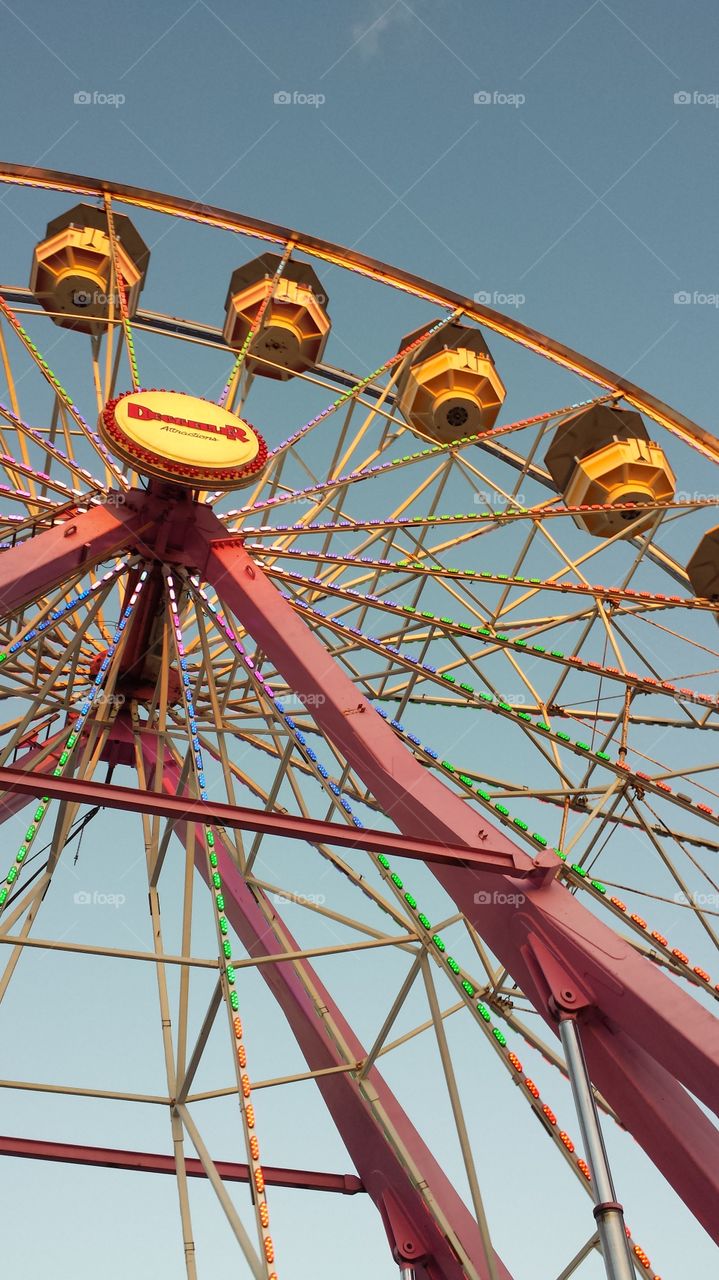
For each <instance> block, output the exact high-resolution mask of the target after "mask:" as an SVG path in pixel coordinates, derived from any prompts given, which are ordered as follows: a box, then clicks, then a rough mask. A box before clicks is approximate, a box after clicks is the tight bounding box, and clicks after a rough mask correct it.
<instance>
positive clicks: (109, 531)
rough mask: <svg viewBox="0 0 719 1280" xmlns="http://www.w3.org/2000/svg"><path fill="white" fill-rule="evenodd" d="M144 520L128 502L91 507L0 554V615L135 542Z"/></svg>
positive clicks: (10, 611) (140, 511) (11, 611)
mask: <svg viewBox="0 0 719 1280" xmlns="http://www.w3.org/2000/svg"><path fill="white" fill-rule="evenodd" d="M143 496H144V495H143ZM143 527H146V528H149V519H148V517H146V516H143V514H142V508H141V507H138V508H137V509H135V507H134V506H133V505H130V501H129V500H128V501H127V502H126V503H125V504H124V505H122V506H120V505H115V506H112V507H104V506H96V507H91V508H90V509H89V511H84V512H82V514H81V515H78V516H75V517H74V518H73V519H72V520H69V521H68V522H67V523H66V524H61V525H57V526H55V527H53V528H51V529H46V530H45V532H44V533H38V534H37V535H36V536H35V537H34V538H29V539H28V540H27V542H21V543H18V545H17V546H16V547H11V548H10V549H9V550H8V551H3V552H2V554H1V555H0V615H2V616H5V615H6V614H9V613H14V612H15V610H16V609H19V608H21V607H22V606H23V605H26V604H29V603H30V602H31V601H33V600H37V599H38V597H39V596H41V595H44V594H45V593H46V592H47V591H50V590H52V589H53V588H54V587H58V586H60V585H61V584H62V583H63V582H66V581H67V579H68V578H69V577H70V576H71V575H72V574H73V573H76V572H77V571H78V569H80V568H81V567H86V568H90V567H91V566H92V565H94V564H98V563H99V562H100V561H102V560H105V559H107V558H108V557H109V556H111V555H112V554H113V552H116V551H120V550H122V549H123V548H124V547H126V546H130V545H133V544H134V543H136V542H137V541H138V540H139V539H140V538H141V533H142V529H143Z"/></svg>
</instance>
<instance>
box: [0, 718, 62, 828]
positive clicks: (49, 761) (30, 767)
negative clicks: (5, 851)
mask: <svg viewBox="0 0 719 1280" xmlns="http://www.w3.org/2000/svg"><path fill="white" fill-rule="evenodd" d="M66 738H67V730H66V729H61V730H60V732H59V733H56V734H54V736H53V747H52V750H51V751H50V753H49V754H48V755H47V756H46V757H45V759H44V760H43V761H42V762H41V764H40V767H39V769H38V768H37V766H36V761H37V757H38V756H39V754H40V752H41V751H43V750H44V749H45V748H46V747H47V741H45V742H41V743H38V744H37V746H32V747H30V749H29V750H28V751H26V752H25V753H24V755H21V756H20V757H19V758H18V759H17V760H16V762H15V765H14V766H13V769H14V770H15V771H16V772H19V773H26V774H29V775H30V776H31V777H34V778H35V784H34V786H32V787H30V786H28V788H27V790H26V791H21V790H20V789H19V788H18V787H15V788H13V789H12V790H9V791H5V792H0V822H5V821H6V820H7V819H8V818H12V817H14V816H15V814H16V813H19V812H20V810H21V809H24V808H25V806H26V805H28V804H30V801H31V800H32V799H33V797H34V796H36V795H37V793H38V791H39V790H40V787H39V784H38V782H37V774H38V773H44V772H49V771H51V770H52V769H54V768H55V765H56V764H57V762H58V760H59V758H60V755H61V752H62V748H63V744H64V742H65V739H66ZM31 771H32V772H31ZM43 794H44V795H46V794H47V793H46V792H43Z"/></svg>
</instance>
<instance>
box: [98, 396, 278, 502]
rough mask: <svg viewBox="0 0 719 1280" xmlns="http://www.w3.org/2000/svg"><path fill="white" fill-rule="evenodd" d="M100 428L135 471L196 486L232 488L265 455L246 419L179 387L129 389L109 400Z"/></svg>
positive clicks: (257, 467) (254, 472)
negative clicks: (153, 389)
mask: <svg viewBox="0 0 719 1280" xmlns="http://www.w3.org/2000/svg"><path fill="white" fill-rule="evenodd" d="M100 434H101V435H102V436H103V437H104V439H105V443H106V444H107V445H109V447H110V448H111V449H112V450H113V452H114V453H116V454H117V455H118V456H119V457H121V458H122V459H123V460H124V461H125V462H129V463H130V465H131V466H132V467H134V468H135V470H136V471H141V472H147V473H149V474H150V475H156V476H160V477H162V479H165V480H174V481H176V482H177V483H179V484H187V485H193V486H195V487H202V488H206V487H208V486H210V487H213V488H217V489H236V488H238V487H239V486H240V485H243V484H247V483H248V482H249V481H250V480H252V479H253V478H254V477H255V476H256V475H257V473H258V471H260V470H261V469H262V467H263V466H264V465H265V462H266V460H267V445H266V444H265V442H264V440H263V439H262V436H261V435H260V434H259V432H257V431H255V429H254V427H251V426H250V424H249V423H248V422H244V421H243V419H242V418H238V416H237V414H234V413H230V412H229V411H228V410H227V409H223V408H222V406H221V405H218V404H214V403H213V401H211V400H203V399H201V397H200V396H188V395H185V394H184V393H183V392H181V391H130V392H127V393H126V394H125V395H122V396H118V397H117V398H116V399H115V400H110V401H109V402H108V404H107V405H106V406H105V409H104V410H103V412H102V414H101V416H100Z"/></svg>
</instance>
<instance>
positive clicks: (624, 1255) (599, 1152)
mask: <svg viewBox="0 0 719 1280" xmlns="http://www.w3.org/2000/svg"><path fill="white" fill-rule="evenodd" d="M559 1035H560V1038H561V1041H562V1047H563V1049H564V1056H565V1058H566V1062H567V1070H568V1072H569V1081H570V1084H571V1086H572V1095H573V1097H574V1105H575V1107H576V1109H577V1118H578V1120H579V1128H580V1131H581V1134H582V1142H583V1143H584V1154H585V1156H586V1158H587V1164H588V1165H589V1169H590V1172H591V1175H592V1192H593V1194H594V1201H595V1204H594V1217H595V1219H596V1222H597V1230H598V1232H599V1243H600V1245H601V1248H602V1254H603V1257H604V1265H605V1267H606V1271H607V1278H608V1280H633V1277H634V1265H633V1263H632V1259H631V1255H630V1253H629V1246H628V1244H627V1233H626V1229H625V1226H624V1210H623V1208H622V1206H621V1205H620V1204H619V1203H618V1202H617V1196H616V1192H615V1190H614V1183H613V1182H612V1174H611V1170H610V1168H609V1160H608V1158H607V1151H606V1147H605V1146H604V1139H603V1137H602V1130H601V1128H600V1125H599V1116H598V1114H597V1106H596V1103H595V1101H594V1094H593V1093H592V1084H591V1081H590V1079H589V1072H588V1071H587V1064H586V1062H585V1059H584V1052H583V1050H582V1042H581V1040H580V1038H579V1031H578V1028H577V1023H576V1021H575V1019H574V1018H571V1017H564V1018H560V1020H559Z"/></svg>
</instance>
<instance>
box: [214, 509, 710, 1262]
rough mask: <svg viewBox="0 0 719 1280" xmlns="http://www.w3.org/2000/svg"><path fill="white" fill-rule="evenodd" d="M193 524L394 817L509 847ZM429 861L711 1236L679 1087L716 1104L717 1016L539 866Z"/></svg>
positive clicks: (706, 1150) (233, 557)
mask: <svg viewBox="0 0 719 1280" xmlns="http://www.w3.org/2000/svg"><path fill="white" fill-rule="evenodd" d="M207 530H208V521H207V519H206V518H205V519H203V529H202V530H200V529H199V528H198V535H199V536H200V537H204V538H205V540H206V550H205V556H204V557H203V559H204V565H205V567H204V577H205V579H206V581H208V582H209V583H210V584H211V585H212V586H214V588H215V590H216V591H217V592H218V593H219V596H220V599H221V600H222V602H223V604H224V605H225V606H229V607H230V609H231V610H232V612H233V613H234V614H235V616H236V617H237V618H238V619H239V620H240V621H241V623H242V625H243V626H244V627H245V628H246V629H247V631H248V632H249V634H250V635H251V636H252V637H253V639H254V640H255V643H256V644H257V646H258V648H260V649H261V650H262V652H263V653H264V654H266V655H267V660H268V662H270V663H272V664H273V666H274V667H275V669H276V670H277V671H279V672H280V673H281V674H282V676H283V678H284V680H285V681H286V682H287V684H288V686H289V687H290V688H291V689H292V690H294V692H295V693H297V694H298V695H299V696H300V697H302V699H303V701H304V703H305V705H308V706H311V707H312V714H313V718H314V719H315V721H316V722H317V724H318V725H319V727H320V729H321V730H322V731H323V732H324V733H325V734H326V735H327V737H328V738H329V739H330V740H331V741H332V742H333V743H334V744H335V746H336V747H337V749H338V750H339V751H340V752H341V753H342V755H343V756H344V758H345V759H346V760H347V761H348V763H349V764H350V765H351V767H352V768H353V769H354V770H355V772H356V773H357V774H358V776H359V777H360V778H361V779H362V781H363V782H364V784H365V785H366V786H367V787H368V788H369V790H370V792H371V793H372V794H373V795H374V797H375V799H376V800H378V801H379V803H380V805H381V806H382V809H383V811H384V812H385V814H387V815H388V816H389V817H390V818H391V819H392V821H393V822H394V823H395V824H396V825H397V826H398V827H399V828H400V830H401V831H403V832H404V834H405V835H409V833H410V832H412V833H414V832H417V831H418V830H419V831H421V832H422V834H423V836H426V837H427V838H428V839H433V840H440V841H443V842H447V843H451V844H452V845H455V844H456V843H457V842H459V843H460V844H461V843H463V842H466V844H467V845H469V846H470V847H475V846H476V845H477V843H478V842H479V843H480V845H481V844H484V843H485V842H486V844H487V845H488V846H489V847H491V848H492V850H496V851H499V852H506V853H508V854H510V853H511V852H513V853H514V855H515V856H517V854H519V853H520V852H521V851H520V850H518V848H517V846H516V845H514V843H513V842H512V841H511V840H510V839H509V838H508V837H507V836H506V835H505V834H504V832H502V831H498V830H497V829H496V828H495V827H494V826H493V825H492V823H491V822H489V821H488V820H487V819H485V818H484V816H479V815H478V814H477V813H476V811H475V810H474V809H473V808H472V806H471V805H469V804H468V803H467V802H466V800H464V799H463V798H462V797H460V796H458V795H456V794H455V793H454V792H452V791H450V790H449V788H448V787H447V786H445V784H444V783H443V782H442V781H441V780H440V779H439V778H437V777H435V776H433V775H431V774H429V773H428V772H427V770H426V769H425V768H424V767H423V766H422V765H420V763H419V762H418V761H417V760H416V759H415V757H414V756H413V754H412V753H411V752H410V751H409V750H408V749H407V747H406V746H405V745H404V743H402V742H400V741H399V740H398V739H397V737H396V736H395V734H394V733H393V732H392V729H391V728H390V727H389V725H388V724H387V723H386V722H385V721H384V720H383V719H382V718H381V717H380V716H379V715H377V713H376V711H375V710H374V709H373V708H372V706H371V705H370V704H369V703H368V702H367V700H366V699H365V698H364V697H363V696H362V695H361V694H360V693H359V692H358V690H357V688H356V687H355V685H354V684H353V683H352V681H351V680H350V678H349V676H347V675H346V674H345V672H344V670H343V669H342V668H341V667H340V666H339V664H338V663H335V662H333V661H332V660H331V659H330V658H328V655H327V652H326V650H325V648H324V646H323V645H322V644H321V642H320V641H319V639H318V638H317V636H315V635H314V634H313V632H312V631H311V630H310V628H309V627H308V626H307V624H306V623H305V621H304V620H303V619H302V618H301V617H299V616H298V615H297V614H296V613H295V611H294V610H293V608H292V607H291V605H290V604H289V603H288V602H287V601H286V600H284V599H283V598H282V596H281V595H280V593H279V592H278V591H277V590H276V588H275V587H274V586H273V585H272V583H271V582H270V581H269V580H268V578H267V577H266V576H265V574H264V573H263V571H262V569H261V568H260V566H259V565H257V564H256V563H255V562H254V561H253V560H252V559H251V558H250V556H249V555H248V554H247V552H246V551H245V549H244V547H243V546H242V544H241V542H240V541H239V540H237V539H235V540H232V541H228V539H227V537H226V531H225V529H224V526H223V525H222V524H221V522H220V521H219V520H218V519H217V518H216V517H215V523H214V534H212V536H210V537H208V533H207ZM193 551H194V548H193ZM194 558H195V562H199V563H200V564H201V563H202V562H203V560H202V559H200V558H199V557H198V556H197V555H196V554H195V557H194ZM480 723H483V721H481V719H480ZM478 734H479V735H480V742H479V744H478V745H479V746H480V747H483V749H484V750H485V751H486V750H488V749H489V747H488V744H486V743H485V744H482V742H481V734H482V730H481V729H478ZM478 828H479V831H478ZM523 856H524V857H526V855H523ZM432 870H433V872H434V874H435V875H436V877H437V879H438V880H439V881H440V883H441V884H442V885H443V887H444V888H445V889H446V890H447V892H448V893H449V895H450V897H451V898H452V899H453V901H454V902H455V903H456V905H457V907H458V908H459V909H460V910H461V911H463V912H464V914H465V915H466V916H467V918H468V919H469V920H471V921H472V923H473V924H474V925H475V927H476V929H477V931H478V933H479V934H480V936H481V937H482V938H483V939H484V940H485V942H486V943H487V945H488V946H489V947H490V948H491V950H492V952H493V953H494V954H495V955H496V956H497V957H498V958H499V959H500V961H501V962H502V964H503V965H505V966H506V968H507V970H508V972H509V973H511V975H512V977H513V978H514V979H515V981H516V982H517V983H518V984H519V985H520V987H521V988H522V990H523V991H524V992H525V994H526V995H527V996H528V997H529V999H530V1000H531V1001H532V1003H533V1004H534V1006H535V1008H536V1009H537V1011H538V1012H539V1013H541V1014H542V1016H543V1017H544V1018H545V1020H546V1022H547V1023H548V1025H549V1026H550V1027H551V1028H552V1030H553V1031H555V1032H556V1010H555V1005H554V1002H553V998H552V997H553V995H554V992H553V986H554V987H555V990H559V991H560V993H561V995H562V999H564V998H565V996H566V1004H567V1006H568V1007H570V1008H573V1007H576V1008H579V1007H582V1006H584V1013H583V1032H582V1039H583V1043H584V1045H585V1050H586V1053H587V1058H588V1061H589V1068H590V1071H591V1072H592V1078H593V1080H594V1083H595V1084H596V1085H597V1087H598V1088H599V1089H600V1090H601V1091H602V1093H603V1094H604V1096H605V1097H606V1098H607V1099H608V1101H609V1103H610V1104H611V1105H612V1106H613V1107H614V1109H615V1111H616V1112H617V1114H618V1115H619V1116H620V1118H621V1120H622V1123H623V1124H624V1125H625V1127H626V1128H627V1129H628V1130H629V1131H630V1132H631V1133H632V1134H633V1136H634V1137H635V1138H636V1139H637V1141H638V1142H639V1143H640V1145H642V1146H643V1147H644V1149H645V1150H646V1152H647V1154H648V1155H649V1157H650V1158H651V1159H652V1160H653V1162H654V1163H655V1164H656V1165H657V1167H658V1168H659V1169H660V1170H661V1171H662V1173H663V1174H664V1176H665V1177H666V1178H667V1180H668V1181H669V1182H670V1183H671V1184H672V1186H674V1188H675V1189H676V1191H677V1192H678V1194H679V1195H680V1196H682V1198H683V1199H684V1200H685V1201H686V1203H687V1204H688V1205H689V1207H690V1208H691V1210H692V1211H693V1212H694V1214H695V1215H696V1217H697V1218H698V1220H699V1221H700V1222H701V1223H702V1224H703V1225H704V1227H705V1228H706V1230H707V1231H708V1232H709V1233H710V1234H711V1235H712V1236H713V1238H715V1239H716V1240H717V1241H719V1161H718V1160H717V1144H716V1128H715V1126H714V1125H713V1124H712V1123H711V1121H710V1120H709V1119H708V1118H707V1116H706V1115H704V1114H703V1113H702V1111H701V1110H700V1108H699V1107H698V1106H697V1104H696V1103H695V1102H694V1100H693V1098H692V1097H691V1096H690V1092H688V1091H691V1093H693V1094H694V1095H695V1096H696V1097H697V1098H698V1099H699V1100H700V1101H701V1102H703V1103H704V1104H705V1105H706V1106H707V1108H709V1109H710V1110H712V1111H715V1112H719V1020H717V1019H716V1018H715V1017H714V1016H713V1015H712V1014H711V1013H710V1011H709V1010H708V1009H706V1008H704V1007H703V1006H702V1005H701V1004H700V1003H699V1002H698V1001H697V1000H695V999H694V998H693V997H692V996H690V995H688V994H687V993H686V992H685V991H683V990H681V989H680V988H679V987H678V986H677V984H676V983H675V982H673V981H671V979H670V978H668V977H667V976H666V975H665V974H664V973H662V972H661V971H660V970H659V969H658V968H657V967H656V966H654V965H652V964H651V962H650V961H649V960H647V959H645V957H643V956H641V955H638V954H637V952H636V951H635V950H634V948H633V947H632V945H631V943H630V942H629V940H628V939H626V938H623V937H621V936H620V935H619V934H617V933H616V932H615V931H614V930H613V929H611V928H609V926H608V925H606V924H605V923H604V922H603V921H601V920H599V919H598V918H597V917H596V916H595V915H594V914H593V913H592V912H590V911H588V910H587V909H586V908H585V907H584V906H583V904H582V903H581V902H580V901H579V900H578V899H577V898H576V897H575V896H574V895H572V894H570V893H569V892H568V890H567V889H566V888H565V887H564V886H563V885H562V884H560V883H559V882H558V881H557V880H556V879H554V878H552V877H551V876H545V877H542V878H541V879H540V878H539V877H538V878H537V880H536V881H535V880H532V879H531V877H530V878H527V879H526V880H524V881H521V882H520V881H519V880H518V879H517V877H516V875H508V876H507V877H506V879H504V878H503V877H497V876H492V877H490V876H487V875H486V874H485V873H484V872H483V871H481V870H478V869H476V868H472V869H470V868H468V867H466V866H465V867H462V866H460V865H454V866H448V865H444V866H440V865H439V864H438V863H435V864H434V866H433V867H432ZM499 886H502V891H499V892H498V891H497V890H498V889H499ZM555 978H557V979H558V985H557V984H556V983H554V982H553V979H555ZM620 1043H621V1044H623V1045H625V1046H626V1045H629V1044H633V1045H634V1046H636V1053H635V1054H634V1055H631V1054H629V1053H628V1052H627V1053H618V1052H617V1051H616V1048H617V1045H619V1044H620ZM655 1066H656V1068H657V1069H656V1070H654V1067H655ZM638 1093H641V1094H642V1095H643V1097H644V1099H645V1105H643V1106H637V1097H638Z"/></svg>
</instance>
